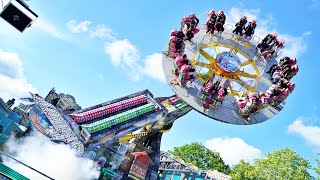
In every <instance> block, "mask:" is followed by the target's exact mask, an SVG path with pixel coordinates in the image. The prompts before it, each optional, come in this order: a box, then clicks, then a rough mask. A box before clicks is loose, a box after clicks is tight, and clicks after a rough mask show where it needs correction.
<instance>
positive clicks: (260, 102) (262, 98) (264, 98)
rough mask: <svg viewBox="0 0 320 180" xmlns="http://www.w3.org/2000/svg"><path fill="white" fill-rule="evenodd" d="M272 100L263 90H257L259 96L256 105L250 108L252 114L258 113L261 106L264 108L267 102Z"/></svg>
mask: <svg viewBox="0 0 320 180" xmlns="http://www.w3.org/2000/svg"><path fill="white" fill-rule="evenodd" d="M272 102H273V100H272V99H271V98H269V97H267V96H266V94H265V93H264V92H263V91H260V92H259V98H258V101H257V105H256V107H255V108H253V110H252V112H251V113H252V114H258V113H259V112H260V111H261V110H262V109H263V108H266V107H267V106H268V105H269V104H271V103H272Z"/></svg>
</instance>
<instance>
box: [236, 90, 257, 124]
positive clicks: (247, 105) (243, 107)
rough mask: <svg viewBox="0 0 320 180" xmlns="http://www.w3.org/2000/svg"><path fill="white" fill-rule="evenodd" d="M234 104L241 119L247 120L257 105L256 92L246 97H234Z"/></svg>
mask: <svg viewBox="0 0 320 180" xmlns="http://www.w3.org/2000/svg"><path fill="white" fill-rule="evenodd" d="M235 99H236V102H237V103H238V106H239V113H240V115H241V116H242V118H243V119H245V120H247V119H248V118H249V116H250V114H251V112H252V110H253V108H255V106H256V104H257V100H258V94H257V93H256V92H254V93H249V95H248V96H247V97H238V96H235Z"/></svg>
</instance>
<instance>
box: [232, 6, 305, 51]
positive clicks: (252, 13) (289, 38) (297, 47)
mask: <svg viewBox="0 0 320 180" xmlns="http://www.w3.org/2000/svg"><path fill="white" fill-rule="evenodd" d="M244 15H245V16H247V17H248V21H252V20H254V19H255V20H256V21H257V28H256V31H255V35H256V36H258V37H260V38H264V37H265V36H266V35H267V34H269V33H273V32H276V33H277V34H278V39H283V40H284V41H285V48H284V49H283V54H282V56H290V57H299V56H300V55H301V54H303V53H305V52H306V51H307V44H306V42H305V40H306V38H308V36H310V35H311V31H307V32H304V33H302V34H301V35H300V36H293V35H290V34H286V33H281V32H279V31H278V30H277V29H276V27H275V24H276V19H274V18H273V16H272V15H267V16H266V17H262V16H261V13H260V9H240V8H235V7H233V8H231V9H230V11H229V12H227V14H226V16H227V23H228V24H231V25H234V24H235V23H236V22H238V21H239V19H240V18H241V17H242V16H244Z"/></svg>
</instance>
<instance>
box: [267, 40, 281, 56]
mask: <svg viewBox="0 0 320 180" xmlns="http://www.w3.org/2000/svg"><path fill="white" fill-rule="evenodd" d="M283 48H284V40H283V39H281V40H279V41H276V42H274V43H273V44H271V45H270V51H269V52H270V54H271V55H272V57H276V56H277V54H278V52H279V50H280V49H283Z"/></svg>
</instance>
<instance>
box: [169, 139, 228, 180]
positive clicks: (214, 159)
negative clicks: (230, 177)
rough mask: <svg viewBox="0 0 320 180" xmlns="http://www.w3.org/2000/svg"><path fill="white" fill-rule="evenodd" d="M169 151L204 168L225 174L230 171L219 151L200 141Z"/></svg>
mask: <svg viewBox="0 0 320 180" xmlns="http://www.w3.org/2000/svg"><path fill="white" fill-rule="evenodd" d="M169 152H170V153H171V154H173V155H176V156H179V157H180V158H181V159H183V160H184V161H185V162H186V163H192V164H193V165H195V166H197V167H198V168H200V169H202V170H217V171H219V172H222V173H225V174H229V172H230V167H229V166H228V165H226V164H225V162H224V161H223V160H222V158H221V157H220V154H219V153H218V152H214V151H211V150H210V149H208V148H206V147H205V146H204V145H202V144H200V143H198V142H193V143H191V144H185V145H183V146H181V147H174V148H173V151H169Z"/></svg>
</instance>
